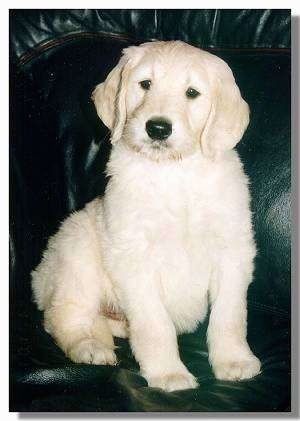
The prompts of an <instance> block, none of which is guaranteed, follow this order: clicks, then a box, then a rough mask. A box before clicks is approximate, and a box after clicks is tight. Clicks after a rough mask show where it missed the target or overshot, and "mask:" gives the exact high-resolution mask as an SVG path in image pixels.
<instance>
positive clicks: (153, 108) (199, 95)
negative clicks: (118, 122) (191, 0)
mask: <svg viewBox="0 0 300 421" xmlns="http://www.w3.org/2000/svg"><path fill="white" fill-rule="evenodd" d="M167 46H168V44H165V47H167ZM182 53H183V50H180V49H179V48H173V49H170V48H164V49H163V48H160V49H156V50H154V51H150V53H149V52H148V54H147V53H146V54H145V55H144V57H143V58H142V59H141V60H139V62H138V63H137V64H136V65H135V66H134V67H133V68H132V70H131V71H130V74H129V75H128V79H127V83H126V85H127V87H126V108H127V119H126V122H125V125H124V132H123V137H122V140H123V141H124V142H126V144H127V145H128V146H129V147H131V148H133V149H135V150H136V151H138V152H141V153H143V154H144V155H147V156H148V157H150V158H153V159H164V158H167V159H178V158H181V157H183V156H186V155H189V154H192V153H193V152H194V151H195V150H198V149H199V148H200V137H201V134H202V131H203V129H204V127H205V124H206V122H207V119H208V116H209V113H210V109H211V91H210V87H209V80H208V77H207V75H206V72H205V69H204V68H203V67H202V66H201V64H200V63H197V64H195V57H194V60H193V57H192V56H191V55H187V54H186V52H185V54H182ZM196 58H197V57H196Z"/></svg>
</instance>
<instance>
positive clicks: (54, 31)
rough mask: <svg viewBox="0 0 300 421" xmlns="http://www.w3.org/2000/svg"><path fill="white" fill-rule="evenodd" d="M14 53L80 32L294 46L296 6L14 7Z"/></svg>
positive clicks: (225, 44) (229, 44)
mask: <svg viewBox="0 0 300 421" xmlns="http://www.w3.org/2000/svg"><path fill="white" fill-rule="evenodd" d="M10 17H11V25H10V28H11V43H12V53H13V55H16V56H17V57H19V58H20V57H21V56H22V55H24V54H25V53H27V52H28V51H30V50H31V49H33V48H34V47H35V46H37V45H38V44H41V43H47V42H49V41H51V40H53V39H56V38H58V37H62V36H66V35H68V34H73V35H75V34H78V33H99V32H102V33H106V34H118V35H123V36H126V37H128V38H130V39H131V40H137V39H139V40H143V39H158V40H166V39H181V40H183V41H186V42H189V43H191V44H195V45H196V46H198V47H203V48H208V47H218V48H257V47H260V48H289V47H290V19H291V16H290V10H288V9H285V10H280V9H278V10H275V9H199V10H197V9H195V10H160V9H155V10H151V9H150V10H134V9H133V10H132V9H122V10H99V9H97V10H95V9H94V10H91V9H82V10H60V11H59V12H58V11H57V10H28V9H27V10H11V12H10Z"/></svg>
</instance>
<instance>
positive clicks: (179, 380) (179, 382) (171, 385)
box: [148, 372, 198, 392]
mask: <svg viewBox="0 0 300 421" xmlns="http://www.w3.org/2000/svg"><path fill="white" fill-rule="evenodd" d="M148 386H150V387H159V388H161V389H163V390H165V391H166V392H173V391H174V390H184V389H195V388H196V387H197V386H198V383H197V381H196V379H195V377H194V376H193V375H192V374H190V373H189V372H187V373H185V374H182V373H171V374H165V375H162V376H157V377H152V378H149V379H148Z"/></svg>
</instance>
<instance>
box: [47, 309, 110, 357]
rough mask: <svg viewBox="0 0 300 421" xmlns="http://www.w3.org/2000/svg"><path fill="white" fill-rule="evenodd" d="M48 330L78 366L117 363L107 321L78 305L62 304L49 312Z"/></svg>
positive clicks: (48, 310)
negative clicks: (80, 364) (82, 364)
mask: <svg viewBox="0 0 300 421" xmlns="http://www.w3.org/2000/svg"><path fill="white" fill-rule="evenodd" d="M45 329H46V330H47V331H48V332H49V333H50V334H51V335H53V337H54V338H55V340H56V342H57V344H58V345H59V346H60V347H61V348H62V349H63V351H64V352H65V354H66V355H67V356H68V357H69V358H70V359H71V360H72V361H74V362H76V363H85V364H99V365H101V364H103V365H106V364H109V365H115V364H116V363H117V359H116V355H115V352H114V342H113V337H112V334H111V331H110V329H109V326H108V324H107V322H106V319H105V318H104V317H102V316H100V314H98V313H97V312H92V311H91V309H86V308H82V306H81V305H80V304H79V303H78V304H76V303H67V302H65V303H62V304H61V305H55V306H52V307H50V308H49V309H47V310H46V311H45Z"/></svg>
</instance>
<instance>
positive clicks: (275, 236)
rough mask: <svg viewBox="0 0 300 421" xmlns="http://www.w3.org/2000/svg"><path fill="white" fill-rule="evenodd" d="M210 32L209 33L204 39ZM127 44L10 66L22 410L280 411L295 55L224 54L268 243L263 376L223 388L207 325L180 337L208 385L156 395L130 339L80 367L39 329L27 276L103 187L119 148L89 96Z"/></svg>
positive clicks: (285, 395) (18, 406) (17, 381)
mask: <svg viewBox="0 0 300 421" xmlns="http://www.w3.org/2000/svg"><path fill="white" fill-rule="evenodd" d="M200 32H201V31H200ZM126 45H127V43H126V40H122V39H115V38H110V39H109V38H108V37H105V38H104V39H101V38H100V37H99V38H93V39H90V38H86V37H82V38H78V39H76V40H74V41H73V42H72V43H69V42H68V43H65V44H60V45H59V46H53V48H51V49H48V50H46V51H44V52H42V53H40V54H37V55H36V56H35V57H34V59H33V60H31V61H28V62H27V63H23V65H22V66H21V65H18V66H16V62H15V61H12V68H11V84H10V87H11V102H10V115H11V121H10V135H11V146H10V171H11V194H10V201H11V203H10V224H11V226H10V236H11V238H10V239H11V242H10V250H11V262H10V263H11V289H10V293H11V296H10V302H11V304H10V312H11V324H10V328H11V335H10V340H11V344H10V350H11V358H10V364H11V382H10V386H11V393H10V408H11V410H14V411H282V410H286V409H287V408H288V406H289V399H290V390H289V382H290V365H289V361H290V357H289V356H290V346H289V345H290V339H289V336H290V327H289V313H290V217H289V212H290V210H289V209H290V206H289V203H290V200H289V196H290V57H289V54H287V53H286V52H282V53H280V52H278V51H277V52H272V51H270V52H255V51H250V52H249V51H248V52H241V51H238V52H234V51H231V52H224V51H223V52H222V51H220V52H219V53H218V55H219V56H220V57H222V58H223V59H225V60H226V61H227V62H228V64H229V65H230V66H231V68H232V69H233V72H234V74H235V76H236V79H237V82H238V85H239V86H240V88H241V91H242V94H243V96H244V98H245V99H246V100H247V102H248V103H249V105H250V108H251V111H252V113H251V123H250V126H249V128H248V130H247V132H246V134H245V136H244V138H243V140H242V142H241V143H240V144H239V146H238V150H239V153H240V155H241V157H242V160H243V162H244V166H245V170H246V172H247V173H248V175H249V177H250V180H251V192H252V197H253V202H252V208H253V221H254V226H255V231H256V239H257V245H258V250H259V253H258V257H257V262H256V271H255V279H254V282H253V284H252V285H251V287H250V290H249V329H248V332H249V342H250V344H251V346H252V348H253V350H254V351H255V352H256V354H257V355H258V356H259V357H260V358H261V360H262V362H263V367H262V374H261V375H260V376H258V377H257V378H256V379H253V380H251V381H244V382H240V383H238V382H221V381H217V380H215V379H214V377H213V375H212V372H211V369H210V367H209V364H208V360H207V347H206V344H205V332H206V325H205V324H204V326H200V327H199V330H198V331H197V332H196V333H195V334H190V335H182V336H181V337H180V339H179V343H180V350H181V354H182V358H183V360H184V362H185V363H186V365H187V366H188V367H189V369H190V370H191V372H192V373H193V374H195V375H196V376H197V377H198V379H199V382H200V383H201V387H200V388H199V389H197V390H194V391H183V392H174V393H172V394H166V393H164V392H162V391H160V390H158V389H151V388H148V387H146V383H145V381H144V380H143V379H142V377H140V376H139V374H138V366H137V364H136V362H135V361H134V359H133V357H132V354H131V352H130V349H129V347H128V343H127V341H124V340H123V341H122V340H119V341H118V345H119V346H120V348H119V349H118V356H119V359H120V364H119V366H117V367H113V368H111V367H96V366H87V365H83V364H80V365H78V364H73V363H72V362H70V361H69V360H68V359H67V358H66V357H65V356H64V355H63V353H62V351H60V350H59V349H58V348H57V347H56V345H55V344H54V343H53V340H52V338H51V337H50V336H49V335H47V334H46V333H45V332H44V331H43V329H42V326H41V315H40V314H39V313H38V311H37V310H36V309H35V307H34V305H33V304H32V303H31V291H30V279H29V272H30V270H31V269H32V268H33V267H35V265H36V264H37V263H38V262H39V260H40V257H41V252H42V250H43V248H44V247H45V245H46V242H47V239H48V237H49V235H51V234H53V233H54V232H55V230H56V229H57V228H58V226H59V223H60V221H61V220H62V219H63V218H64V217H65V216H67V215H68V214H69V212H70V211H72V210H74V209H80V208H81V207H82V206H83V205H84V204H85V203H86V202H87V201H89V200H91V199H92V198H94V197H95V196H96V195H98V194H102V193H103V191H104V188H105V184H106V181H105V178H104V175H103V170H104V168H105V164H106V162H107V159H108V154H109V150H110V145H109V141H108V131H107V129H106V128H105V127H104V126H103V124H102V123H101V122H100V120H99V119H98V118H97V116H96V112H95V109H94V106H93V104H92V103H91V100H90V94H91V91H92V89H93V87H94V86H95V85H96V84H97V83H99V82H100V81H102V80H104V78H105V76H106V75H107V74H108V72H109V70H110V69H111V68H112V67H113V66H114V65H115V63H116V62H117V60H118V57H119V54H120V50H121V48H123V47H125V46H126Z"/></svg>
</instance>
